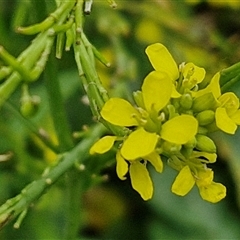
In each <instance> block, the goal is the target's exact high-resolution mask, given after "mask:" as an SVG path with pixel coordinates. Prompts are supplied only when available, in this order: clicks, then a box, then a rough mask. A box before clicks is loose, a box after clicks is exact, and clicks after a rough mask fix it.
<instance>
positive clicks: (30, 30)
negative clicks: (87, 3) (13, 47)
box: [17, 1, 75, 35]
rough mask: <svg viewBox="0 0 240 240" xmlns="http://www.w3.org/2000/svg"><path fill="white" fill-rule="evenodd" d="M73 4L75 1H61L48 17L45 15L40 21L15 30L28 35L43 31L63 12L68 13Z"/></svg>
mask: <svg viewBox="0 0 240 240" xmlns="http://www.w3.org/2000/svg"><path fill="white" fill-rule="evenodd" d="M74 4H75V1H62V4H61V5H60V6H59V7H58V8H57V9H56V10H55V12H53V13H51V14H50V15H49V17H47V18H46V19H45V20H43V21H42V22H41V23H37V24H35V25H32V26H29V27H25V28H24V27H19V28H18V29H17V31H18V32H20V33H22V34H29V35H32V34H36V33H38V32H42V31H45V30H47V29H48V28H50V27H51V26H52V25H53V24H54V23H56V22H57V21H58V20H59V18H60V17H61V16H62V15H63V14H65V13H66V14H68V13H69V11H71V9H72V8H73V7H74Z"/></svg>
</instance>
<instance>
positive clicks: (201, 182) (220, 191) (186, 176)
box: [172, 165, 226, 203]
mask: <svg viewBox="0 0 240 240" xmlns="http://www.w3.org/2000/svg"><path fill="white" fill-rule="evenodd" d="M195 183H196V185H197V187H198V189H199V193H200V196H201V197H202V198H203V199H204V200H206V201H208V202H212V203H216V202H219V201H220V200H222V199H223V198H224V197H225V196H226V187H225V186H223V185H222V184H220V183H215V182H213V171H212V170H211V169H204V170H200V171H198V172H197V175H195V174H193V173H192V171H191V169H190V167H189V166H188V165H186V166H184V167H183V168H182V169H181V171H180V172H179V174H178V175H177V177H176V179H175V181H174V183H173V185H172V192H173V193H175V194H177V195H179V196H185V195H186V194H187V193H188V192H189V191H190V190H191V189H192V188H193V186H194V185H195Z"/></svg>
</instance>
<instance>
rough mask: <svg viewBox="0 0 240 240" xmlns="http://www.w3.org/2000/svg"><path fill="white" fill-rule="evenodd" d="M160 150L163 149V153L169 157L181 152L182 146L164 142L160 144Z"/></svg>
mask: <svg viewBox="0 0 240 240" xmlns="http://www.w3.org/2000/svg"><path fill="white" fill-rule="evenodd" d="M162 148H163V151H165V152H167V153H168V154H170V155H171V154H175V153H178V152H179V151H180V150H181V148H182V146H181V145H179V144H175V143H170V142H167V141H165V142H163V144H162Z"/></svg>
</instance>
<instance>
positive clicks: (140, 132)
mask: <svg viewBox="0 0 240 240" xmlns="http://www.w3.org/2000/svg"><path fill="white" fill-rule="evenodd" d="M157 141H158V135H157V134H156V133H149V132H146V131H145V130H144V129H143V128H139V129H137V130H136V131H134V132H132V133H131V134H130V135H129V136H128V138H127V139H126V140H125V141H124V142H123V146H122V148H121V154H122V156H123V158H125V159H127V160H135V159H138V158H142V157H145V156H147V155H149V154H150V153H152V152H153V150H154V149H155V146H156V144H157Z"/></svg>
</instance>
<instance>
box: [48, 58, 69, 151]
mask: <svg viewBox="0 0 240 240" xmlns="http://www.w3.org/2000/svg"><path fill="white" fill-rule="evenodd" d="M45 84H46V88H47V93H48V99H49V105H50V111H51V114H52V119H53V123H54V127H55V130H56V134H57V136H58V142H59V148H60V150H61V151H62V152H64V151H66V150H68V149H70V148H71V147H73V141H72V138H71V132H70V128H69V125H68V121H67V116H66V111H65V109H64V102H63V98H62V94H61V90H60V85H59V80H58V74H57V66H56V61H55V59H54V56H53V54H50V57H49V62H48V64H47V65H46V70H45Z"/></svg>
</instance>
